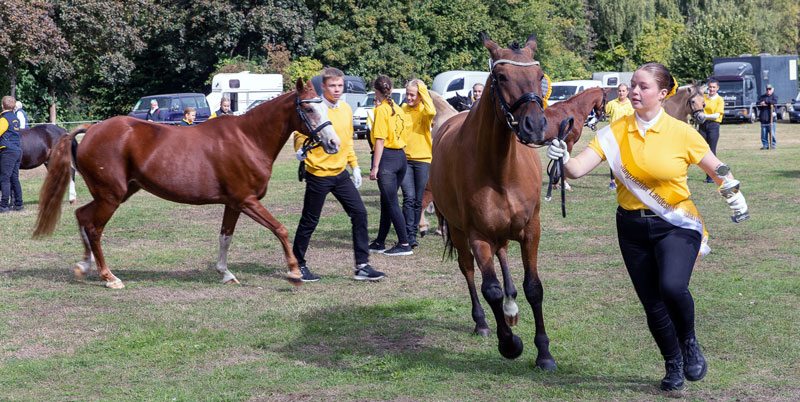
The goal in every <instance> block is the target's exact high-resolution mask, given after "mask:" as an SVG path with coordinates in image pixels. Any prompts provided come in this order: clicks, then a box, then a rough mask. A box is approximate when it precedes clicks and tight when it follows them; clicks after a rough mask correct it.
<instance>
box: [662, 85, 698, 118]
mask: <svg viewBox="0 0 800 402" xmlns="http://www.w3.org/2000/svg"><path fill="white" fill-rule="evenodd" d="M703 92H705V88H704V87H703V86H702V85H698V84H697V82H695V81H694V80H692V83H691V84H688V85H683V86H681V87H679V88H678V89H677V90H676V91H675V95H672V96H670V97H669V98H667V100H665V101H664V104H663V107H664V111H665V112H666V113H667V114H668V115H670V116H672V117H674V118H676V119H678V120H681V121H683V122H684V123H688V121H689V116H691V117H692V118H695V117H696V116H697V114H698V113H700V112H702V111H703V107H704V106H703V105H704V104H705V99H704V98H703Z"/></svg>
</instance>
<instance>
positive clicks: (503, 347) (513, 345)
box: [497, 335, 522, 359]
mask: <svg viewBox="0 0 800 402" xmlns="http://www.w3.org/2000/svg"><path fill="white" fill-rule="evenodd" d="M497 349H498V350H499V351H500V354H501V355H503V357H505V358H506V359H516V358H517V357H519V355H521V354H522V339H519V337H518V336H516V335H511V342H503V341H502V340H501V341H500V343H498V344H497Z"/></svg>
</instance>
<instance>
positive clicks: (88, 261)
mask: <svg viewBox="0 0 800 402" xmlns="http://www.w3.org/2000/svg"><path fill="white" fill-rule="evenodd" d="M81 239H83V244H85V245H86V247H87V248H88V249H89V250H90V251H89V258H84V259H83V260H82V261H78V262H77V263H76V264H75V265H76V266H77V267H78V268H79V269H80V270H81V272H83V273H84V274H85V273H87V272H89V268H91V267H92V264H93V263H94V253H92V252H91V249H92V246H90V245H89V236H87V235H86V229H85V228H84V227H83V226H81Z"/></svg>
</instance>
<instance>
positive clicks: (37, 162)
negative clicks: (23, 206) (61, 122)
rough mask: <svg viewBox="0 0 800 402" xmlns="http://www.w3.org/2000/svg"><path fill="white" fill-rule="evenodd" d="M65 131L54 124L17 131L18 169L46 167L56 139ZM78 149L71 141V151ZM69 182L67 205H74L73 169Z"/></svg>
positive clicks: (76, 144)
mask: <svg viewBox="0 0 800 402" xmlns="http://www.w3.org/2000/svg"><path fill="white" fill-rule="evenodd" d="M66 133H67V130H64V129H63V128H61V127H59V126H56V125H54V124H40V125H38V126H33V127H29V128H23V129H22V130H19V140H20V147H21V148H22V162H21V163H20V165H19V168H20V169H35V168H37V167H39V166H42V165H44V166H45V168H47V167H48V163H47V162H48V161H49V160H50V154H51V153H52V151H53V148H55V146H56V143H57V142H58V139H59V138H61V136H62V135H63V134H66ZM77 147H78V141H77V140H75V139H73V140H72V149H73V151H74V150H75V148H77ZM70 172H71V175H70V180H69V203H70V204H75V203H76V202H77V194H76V192H75V169H71V170H70Z"/></svg>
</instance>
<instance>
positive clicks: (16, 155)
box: [0, 148, 22, 208]
mask: <svg viewBox="0 0 800 402" xmlns="http://www.w3.org/2000/svg"><path fill="white" fill-rule="evenodd" d="M20 163H22V151H19V150H16V149H8V148H3V149H0V192H2V196H0V208H8V207H9V205H8V200H9V198H10V197H11V193H14V205H15V206H21V205H22V186H21V185H20V183H19V164H20Z"/></svg>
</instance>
